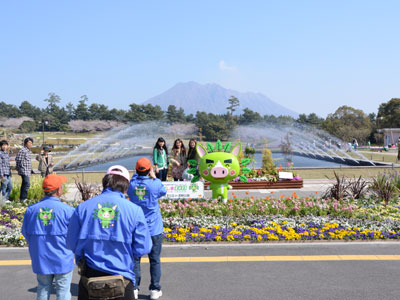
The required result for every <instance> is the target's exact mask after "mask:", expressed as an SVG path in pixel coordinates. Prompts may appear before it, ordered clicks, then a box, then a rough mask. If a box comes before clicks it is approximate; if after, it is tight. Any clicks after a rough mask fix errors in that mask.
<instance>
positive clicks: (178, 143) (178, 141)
mask: <svg viewBox="0 0 400 300" xmlns="http://www.w3.org/2000/svg"><path fill="white" fill-rule="evenodd" d="M178 149H180V150H181V151H182V152H183V153H184V154H186V150H185V145H183V142H182V140H181V139H176V140H175V142H174V146H173V147H172V150H178Z"/></svg>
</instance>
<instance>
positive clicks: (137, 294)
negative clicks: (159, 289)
mask: <svg viewBox="0 0 400 300" xmlns="http://www.w3.org/2000/svg"><path fill="white" fill-rule="evenodd" d="M133 298H134V299H139V290H138V289H135V290H133Z"/></svg>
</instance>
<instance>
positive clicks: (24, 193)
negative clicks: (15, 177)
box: [19, 175, 31, 200]
mask: <svg viewBox="0 0 400 300" xmlns="http://www.w3.org/2000/svg"><path fill="white" fill-rule="evenodd" d="M21 179H22V183H21V194H20V195H19V200H25V199H27V198H28V190H29V187H30V185H31V184H30V182H29V176H26V175H21Z"/></svg>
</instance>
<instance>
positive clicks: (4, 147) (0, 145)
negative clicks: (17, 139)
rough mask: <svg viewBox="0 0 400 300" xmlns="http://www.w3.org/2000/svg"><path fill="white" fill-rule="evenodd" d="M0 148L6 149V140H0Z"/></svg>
mask: <svg viewBox="0 0 400 300" xmlns="http://www.w3.org/2000/svg"><path fill="white" fill-rule="evenodd" d="M0 148H1V150H2V151H4V152H5V151H7V149H8V142H7V141H6V140H2V141H0Z"/></svg>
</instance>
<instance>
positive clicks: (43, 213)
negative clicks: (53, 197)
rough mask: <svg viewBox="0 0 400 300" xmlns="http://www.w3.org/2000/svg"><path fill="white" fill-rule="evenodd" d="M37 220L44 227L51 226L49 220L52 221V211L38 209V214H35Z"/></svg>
mask: <svg viewBox="0 0 400 300" xmlns="http://www.w3.org/2000/svg"><path fill="white" fill-rule="evenodd" d="M37 218H38V219H39V220H41V221H42V224H43V225H44V226H47V225H51V222H50V221H51V220H54V213H53V209H52V208H51V209H50V208H43V209H41V208H40V209H39V212H38V214H37Z"/></svg>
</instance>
